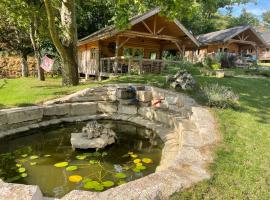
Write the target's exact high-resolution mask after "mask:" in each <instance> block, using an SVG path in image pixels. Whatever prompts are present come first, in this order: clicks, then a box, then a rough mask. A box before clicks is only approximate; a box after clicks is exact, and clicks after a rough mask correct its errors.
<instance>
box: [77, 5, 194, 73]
mask: <svg viewBox="0 0 270 200" xmlns="http://www.w3.org/2000/svg"><path fill="white" fill-rule="evenodd" d="M159 12H160V9H158V8H157V9H154V10H151V11H149V12H147V13H145V14H142V15H139V16H136V17H133V18H132V19H131V20H130V22H129V24H130V26H129V28H128V29H126V30H122V31H120V30H118V29H117V28H116V27H115V26H109V27H106V28H104V29H101V30H99V31H97V32H95V33H93V34H91V35H89V36H87V37H85V38H82V39H80V40H79V41H78V45H77V46H78V64H79V72H80V73H83V74H85V75H86V77H88V75H95V76H101V77H109V76H110V75H115V74H119V73H120V74H121V73H128V72H132V71H137V72H138V73H159V72H161V71H162V69H163V67H164V64H165V62H166V61H165V60H162V52H163V51H165V50H176V51H179V52H180V53H181V54H182V55H184V53H185V51H186V50H191V49H196V48H198V46H199V42H198V41H197V40H196V38H195V37H194V36H193V35H192V34H191V33H190V32H189V31H188V30H187V29H186V28H185V27H184V26H183V25H182V24H181V23H180V22H179V21H178V20H177V19H175V20H169V19H168V18H166V17H165V16H160V15H159Z"/></svg>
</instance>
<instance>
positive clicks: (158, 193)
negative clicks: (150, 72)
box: [0, 84, 218, 200]
mask: <svg viewBox="0 0 270 200" xmlns="http://www.w3.org/2000/svg"><path fill="white" fill-rule="evenodd" d="M127 86H128V85H127V84H117V85H106V86H101V87H97V88H90V89H85V90H82V91H80V92H77V93H75V94H72V95H69V96H66V97H64V98H60V99H56V100H52V101H48V102H46V103H44V105H41V106H34V107H25V108H13V109H4V110H0V138H1V137H5V136H8V135H12V134H15V133H16V134H18V133H19V132H24V131H27V130H29V129H32V128H38V127H43V126H48V125H50V124H59V123H61V122H73V121H85V120H90V119H113V120H125V121H130V122H134V123H137V124H140V125H144V126H146V127H147V128H150V129H152V130H154V131H155V132H156V133H157V134H158V135H159V136H160V138H161V139H162V140H163V141H164V144H165V145H164V148H163V151H162V157H161V162H160V165H159V166H158V167H157V169H156V173H154V174H151V175H149V176H146V177H143V178H141V179H138V180H136V181H132V182H129V183H127V184H124V185H121V186H118V187H116V188H112V189H110V190H107V191H104V192H101V193H95V192H87V191H71V192H70V193H69V194H67V195H66V196H64V197H63V198H62V199H66V200H67V199H68V200H69V199H70V200H71V199H86V200H88V199H89V200H90V199H104V200H105V199H157V198H159V199H168V198H169V196H170V195H172V194H173V193H174V192H177V191H180V190H182V189H183V188H186V187H189V186H190V185H192V184H194V183H196V182H198V181H201V180H203V179H205V178H209V177H210V174H209V173H208V172H207V165H208V163H209V162H212V155H211V152H212V146H213V145H214V144H215V143H216V142H217V140H218V135H217V133H216V129H215V121H214V119H213V117H212V115H211V114H210V112H209V111H208V110H207V109H205V108H203V107H201V106H199V105H198V104H196V102H195V101H194V100H193V99H191V98H189V97H188V96H186V95H183V94H180V93H175V92H172V91H168V90H163V89H159V88H155V87H151V86H144V85H134V84H133V85H132V86H133V87H135V88H136V89H137V90H136V96H137V99H138V100H139V102H138V104H136V105H134V104H132V105H130V104H129V103H128V102H127V101H126V100H124V99H123V98H122V97H121V95H122V94H121V92H119V91H121V89H125V88H127ZM11 185H12V184H11ZM2 187H5V188H6V187H7V185H5V186H3V185H2ZM8 187H10V184H9V186H8ZM14 187H16V185H15V186H14ZM28 187H29V186H28ZM33 187H34V186H33ZM0 191H1V190H0ZM2 191H4V190H3V189H2ZM5 191H6V193H8V192H12V190H10V189H8V188H7V189H6V190H5ZM127 194H128V196H127ZM2 196H3V194H2V193H1V192H0V199H1V197H2ZM75 197H76V198H75ZM13 199H16V198H13ZM29 199H33V198H29Z"/></svg>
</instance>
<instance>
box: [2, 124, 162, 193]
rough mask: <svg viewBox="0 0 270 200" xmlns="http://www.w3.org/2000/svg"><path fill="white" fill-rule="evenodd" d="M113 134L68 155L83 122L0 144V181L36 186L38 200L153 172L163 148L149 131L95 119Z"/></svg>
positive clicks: (102, 187)
mask: <svg viewBox="0 0 270 200" xmlns="http://www.w3.org/2000/svg"><path fill="white" fill-rule="evenodd" d="M98 122H99V123H102V124H103V125H105V126H106V127H108V128H111V129H112V130H114V131H115V132H116V134H117V142H116V143H115V144H113V145H110V146H108V147H106V148H105V149H103V150H100V151H94V150H83V151H82V150H73V149H72V147H71V144H70V136H71V133H76V132H80V131H81V130H82V127H83V126H85V125H86V123H87V122H76V123H75V122H74V123H63V124H59V125H53V126H49V127H46V128H39V129H33V130H30V131H27V132H24V133H20V134H17V135H15V136H12V137H6V138H3V139H1V140H0V178H1V179H3V180H4V181H6V182H12V183H22V184H29V185H38V186H39V187H40V189H41V191H42V193H43V195H44V196H48V197H62V196H64V195H65V194H67V193H68V192H70V191H71V190H74V189H79V190H89V191H95V192H99V191H104V190H106V189H109V188H112V187H115V186H118V185H121V184H125V183H126V182H129V181H132V180H135V179H138V178H141V177H143V176H146V175H148V174H151V173H153V172H155V169H156V167H157V166H158V165H159V162H160V158H161V151H162V147H163V143H162V141H161V139H160V138H159V137H158V136H157V135H156V134H155V133H154V132H153V131H151V130H149V129H146V128H145V127H142V126H138V125H136V124H133V123H130V122H124V121H112V120H99V121H98Z"/></svg>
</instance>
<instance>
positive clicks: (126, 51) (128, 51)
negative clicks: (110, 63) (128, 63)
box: [123, 48, 133, 57]
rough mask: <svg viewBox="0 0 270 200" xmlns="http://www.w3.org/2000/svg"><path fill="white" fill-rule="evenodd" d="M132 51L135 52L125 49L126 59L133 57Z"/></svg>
mask: <svg viewBox="0 0 270 200" xmlns="http://www.w3.org/2000/svg"><path fill="white" fill-rule="evenodd" d="M132 51H133V50H132V48H124V50H123V55H124V56H125V57H131V56H132V54H133V52H132Z"/></svg>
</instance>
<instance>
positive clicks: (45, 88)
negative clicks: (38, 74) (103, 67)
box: [0, 78, 95, 108]
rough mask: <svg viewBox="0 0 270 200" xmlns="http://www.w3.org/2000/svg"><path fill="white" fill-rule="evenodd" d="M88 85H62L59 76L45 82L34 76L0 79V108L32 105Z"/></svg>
mask: <svg viewBox="0 0 270 200" xmlns="http://www.w3.org/2000/svg"><path fill="white" fill-rule="evenodd" d="M90 85H91V86H93V85H95V84H93V83H92V84H90ZM88 86H89V85H87V84H83V85H80V86H76V87H62V86H61V79H60V78H47V80H46V81H45V82H41V81H38V80H37V79H35V78H19V79H5V80H0V108H6V107H13V106H27V105H34V104H37V103H41V102H43V101H46V100H49V99H52V98H57V97H60V96H63V95H67V94H70V93H72V92H75V91H78V90H81V89H83V88H86V87H88Z"/></svg>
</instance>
